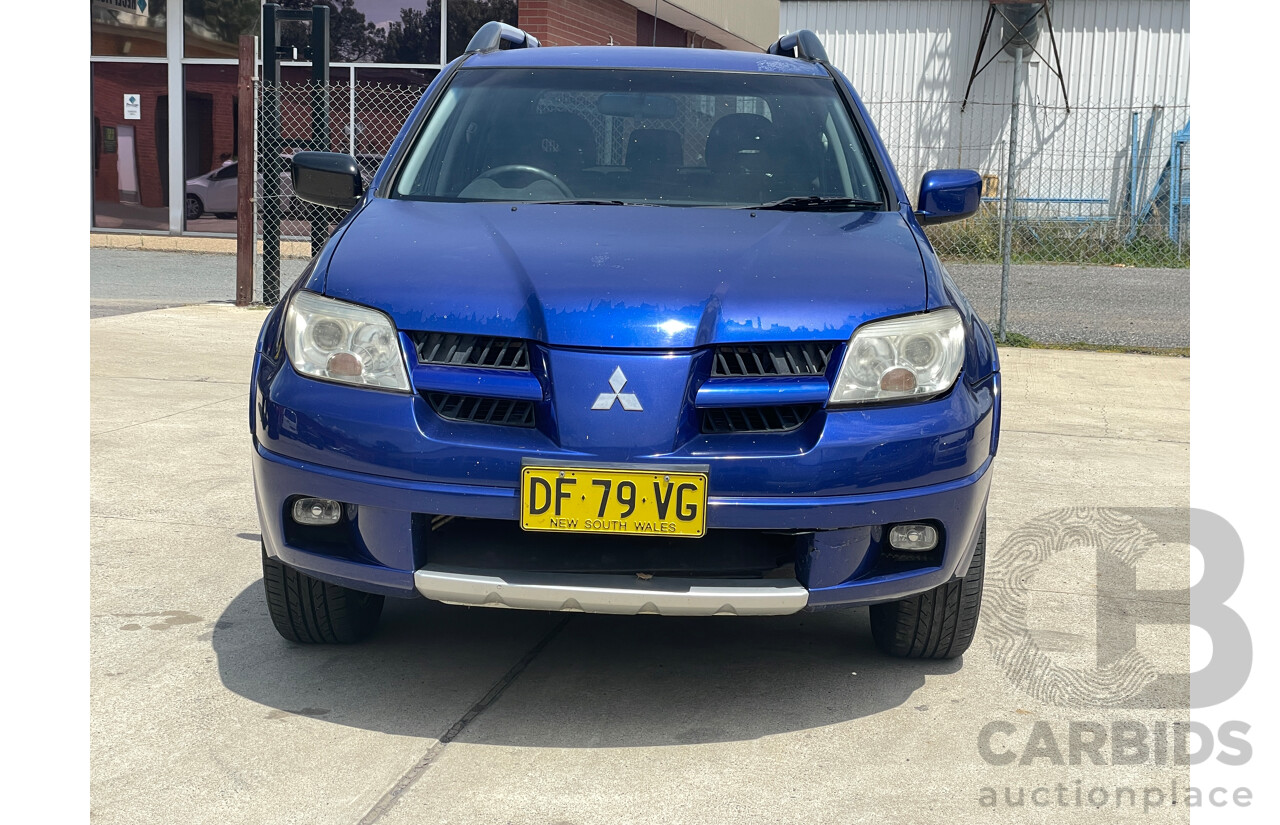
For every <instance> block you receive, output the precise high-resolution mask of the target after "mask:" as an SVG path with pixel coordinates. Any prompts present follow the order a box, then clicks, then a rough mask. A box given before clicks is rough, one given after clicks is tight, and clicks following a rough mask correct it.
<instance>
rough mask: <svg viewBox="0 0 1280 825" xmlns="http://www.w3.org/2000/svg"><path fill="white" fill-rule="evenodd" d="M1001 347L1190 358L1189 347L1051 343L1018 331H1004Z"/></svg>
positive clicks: (1000, 342)
mask: <svg viewBox="0 0 1280 825" xmlns="http://www.w3.org/2000/svg"><path fill="white" fill-rule="evenodd" d="M998 343H999V344H1000V346H1002V347H1017V348H1019V349H1060V350H1073V351H1076V352H1119V353H1127V354H1130V355H1166V356H1171V357H1174V358H1190V357H1191V348H1190V347H1139V346H1127V345H1123V344H1086V343H1085V342H1084V341H1076V342H1075V343H1073V344H1051V343H1046V342H1044V341H1037V340H1036V339H1034V338H1032V337H1030V336H1027V335H1023V334H1022V333H1020V332H1012V331H1006V332H1005V336H1004V340H1003V341H999V342H998Z"/></svg>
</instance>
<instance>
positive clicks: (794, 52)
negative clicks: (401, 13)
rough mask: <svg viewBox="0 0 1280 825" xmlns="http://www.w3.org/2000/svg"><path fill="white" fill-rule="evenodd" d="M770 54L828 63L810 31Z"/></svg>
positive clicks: (792, 37) (794, 34)
mask: <svg viewBox="0 0 1280 825" xmlns="http://www.w3.org/2000/svg"><path fill="white" fill-rule="evenodd" d="M477 36H479V35H477ZM769 54H778V55H782V56H783V57H798V58H800V59H801V60H812V61H815V62H822V63H826V62H827V50H826V49H824V48H823V47H822V41H821V40H819V39H818V35H816V34H814V33H813V32H811V31H809V30H808V29H801V30H800V31H798V32H792V33H791V34H784V35H782V37H780V38H778V42H777V43H774V44H773V45H772V46H770V47H769Z"/></svg>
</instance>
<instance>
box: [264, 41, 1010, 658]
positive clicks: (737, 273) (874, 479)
mask: <svg viewBox="0 0 1280 825" xmlns="http://www.w3.org/2000/svg"><path fill="white" fill-rule="evenodd" d="M537 46H538V43H537V41H536V40H535V39H534V38H532V37H530V36H528V35H527V34H526V33H525V32H523V31H520V30H519V29H515V28H512V27H510V26H506V25H504V24H499V23H490V24H487V25H486V26H485V27H484V28H483V29H481V31H480V32H479V33H478V34H477V35H476V38H475V39H474V40H473V41H472V43H471V46H470V48H469V49H468V51H467V53H466V54H465V55H464V56H462V57H461V58H459V59H458V60H455V61H454V62H453V63H451V64H450V65H448V66H447V67H446V68H445V69H444V71H442V72H441V74H440V76H439V77H438V78H437V79H436V80H435V82H434V83H432V85H431V86H430V88H429V89H428V90H427V91H426V93H425V94H424V96H423V98H422V100H421V101H420V102H419V104H418V106H417V108H416V109H415V110H414V111H413V113H412V115H411V116H410V117H409V119H408V122H407V123H405V125H404V127H403V128H402V129H401V131H400V133H399V135H398V137H397V138H396V139H395V142H394V143H393V145H392V147H391V149H390V151H389V152H388V154H387V156H386V158H385V159H384V160H383V161H382V163H381V165H380V167H379V169H378V171H377V173H376V174H375V175H374V176H373V179H372V180H371V181H370V183H369V186H368V189H367V191H366V190H365V187H364V185H363V183H362V180H361V174H360V166H359V163H358V162H357V161H356V160H355V159H354V158H352V157H350V156H346V155H341V154H333V153H317V152H304V153H298V154H297V155H295V156H294V158H293V160H292V167H291V173H292V178H293V190H294V192H295V194H296V196H297V197H300V198H303V199H305V200H308V201H311V202H314V203H318V204H322V205H325V206H330V207H338V208H344V209H348V210H349V213H348V214H347V215H346V217H345V219H344V220H342V222H341V223H340V224H339V225H338V227H337V229H336V230H335V231H334V233H333V235H332V237H331V238H330V239H329V240H328V242H327V243H326V244H325V246H324V248H323V250H322V251H321V252H320V254H319V255H317V256H316V257H315V259H314V260H313V261H312V262H311V263H310V265H309V266H308V268H307V269H306V271H305V272H304V273H303V275H302V276H301V277H300V278H299V279H298V280H297V282H296V283H294V284H293V286H292V287H291V288H290V289H289V290H288V291H287V292H286V293H285V294H284V295H283V296H282V299H281V301H280V303H279V305H277V306H276V307H275V308H274V309H273V311H272V312H271V313H270V314H269V315H268V317H267V319H266V322H265V324H264V325H263V328H262V333H261V336H260V338H259V340H258V344H257V352H256V355H255V357H254V364H253V389H252V402H251V410H250V422H249V423H250V430H251V432H252V434H253V447H254V452H253V473H254V481H255V487H256V495H257V504H258V512H259V516H260V518H261V522H262V563H263V572H264V575H263V583H264V585H265V588H266V598H267V603H268V605H269V608H270V614H271V617H272V619H273V621H274V623H275V626H276V628H277V630H278V631H279V632H280V633H281V635H283V636H284V637H285V638H286V639H289V640H291V641H294V642H302V643H318V642H351V641H356V640H358V639H361V638H363V637H365V636H367V635H368V634H370V633H371V632H373V630H374V629H375V627H376V625H377V622H378V618H379V615H380V612H381V610H382V605H383V599H384V597H387V596H392V597H426V598H428V599H435V600H437V601H441V602H446V603H449V604H458V605H470V606H477V607H507V608H523V609H533V610H554V611H575V612H588V613H616V614H641V613H643V614H661V615H682V616H689V615H700V616H718V615H733V616H747V615H780V614H788V613H794V612H796V611H800V610H823V609H827V608H838V607H850V606H855V605H866V606H869V607H870V613H871V629H872V633H873V635H874V638H875V641H876V643H877V645H878V646H879V647H880V648H881V649H882V650H884V651H885V652H887V653H889V654H892V655H897V656H909V657H926V658H947V657H954V656H958V655H960V654H961V653H963V652H964V651H965V649H966V648H967V647H968V646H969V644H970V642H971V641H972V639H973V635H974V630H975V626H976V624H977V620H978V611H979V606H980V602H981V594H982V576H983V559H984V545H985V523H986V502H987V492H988V488H989V486H990V478H991V474H990V469H991V463H992V459H993V457H994V455H995V453H996V445H997V441H998V435H999V425H1000V376H999V366H998V363H997V358H996V349H995V346H994V343H993V340H992V337H991V333H990V331H989V330H988V329H987V327H986V326H985V325H984V324H983V322H982V321H981V320H980V319H979V318H978V316H977V315H976V314H975V313H974V311H973V309H972V308H971V307H970V306H969V304H968V303H967V302H966V300H965V298H964V296H963V295H961V293H960V291H959V289H957V288H956V285H955V283H954V282H953V281H952V280H951V278H950V276H949V275H948V274H947V271H946V270H945V269H944V268H943V266H942V264H941V263H939V261H938V259H937V257H936V256H935V254H934V252H933V249H932V248H931V247H930V245H929V241H928V239H927V238H926V237H925V235H924V233H923V232H922V231H921V226H922V225H927V224H931V223H938V222H942V221H947V220H955V219H959V218H963V217H966V216H968V215H970V214H972V213H973V212H974V211H976V209H977V208H978V203H979V196H980V190H981V181H980V179H979V177H978V175H977V174H976V173H975V172H972V171H968V170H940V171H935V172H930V173H929V174H927V175H925V176H924V179H923V181H922V182H921V185H920V191H919V197H918V199H917V202H916V206H915V209H914V210H913V208H912V206H911V204H910V202H909V201H908V198H907V195H906V193H905V191H904V189H903V186H902V183H901V182H900V181H899V179H898V177H897V175H896V174H895V172H894V169H893V166H892V164H891V163H890V161H889V158H888V156H887V154H886V152H885V148H884V145H883V144H882V143H881V141H880V138H879V137H878V135H877V134H876V131H875V128H874V127H873V126H872V124H871V121H870V118H869V117H868V115H867V111H866V109H865V107H864V106H863V104H862V102H861V101H860V100H859V98H858V96H857V94H856V92H855V91H854V89H853V88H852V86H851V85H850V83H849V82H848V80H846V79H845V78H844V77H843V76H842V75H841V74H840V73H839V72H838V71H836V70H835V69H834V68H832V67H831V65H830V64H829V63H828V62H827V59H826V55H825V53H824V52H823V50H822V46H821V44H820V43H819V42H818V40H817V38H816V37H815V36H814V35H813V34H812V33H811V32H807V31H805V32H798V33H795V34H792V35H788V36H786V37H784V38H782V39H781V40H779V41H778V42H777V43H775V44H774V45H773V46H772V47H771V48H770V49H769V53H767V54H748V53H743V52H731V51H718V50H696V49H662V48H621V47H592V48H576V47H560V48H537Z"/></svg>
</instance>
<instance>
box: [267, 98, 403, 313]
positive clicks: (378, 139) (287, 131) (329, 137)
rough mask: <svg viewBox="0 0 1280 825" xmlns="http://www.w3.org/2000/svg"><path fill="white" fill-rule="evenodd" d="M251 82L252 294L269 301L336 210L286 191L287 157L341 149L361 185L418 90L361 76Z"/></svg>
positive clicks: (379, 159)
mask: <svg viewBox="0 0 1280 825" xmlns="http://www.w3.org/2000/svg"><path fill="white" fill-rule="evenodd" d="M256 88H257V95H256V103H257V112H256V118H257V120H256V122H257V123H258V125H259V128H258V135H257V147H256V152H255V154H256V157H257V178H256V181H255V185H254V204H255V212H256V213H257V215H256V217H257V220H256V226H257V232H258V235H257V240H258V241H259V243H258V244H256V254H255V260H254V264H255V265H254V278H255V284H254V296H255V299H256V300H262V301H265V302H266V303H274V302H275V298H276V297H278V295H279V291H278V290H275V289H273V288H274V287H276V286H277V285H279V284H281V283H283V284H285V285H287V284H289V283H290V282H292V280H293V279H294V278H295V277H296V276H297V275H298V273H299V272H301V271H302V269H303V268H304V267H305V265H306V261H307V259H309V258H310V257H311V253H312V247H313V240H314V241H318V242H321V243H322V242H323V240H324V239H325V238H327V237H328V236H329V233H330V232H332V231H333V227H334V225H335V224H336V223H337V222H338V221H340V220H341V219H342V213H341V212H339V211H338V210H334V209H329V208H326V207H322V206H317V205H315V204H313V203H308V202H306V201H304V200H302V199H301V198H295V197H294V196H293V186H292V183H291V181H290V176H289V158H290V157H291V156H292V155H293V153H294V152H298V151H303V150H320V151H334V152H346V153H348V154H351V155H353V156H354V157H355V158H356V160H357V161H358V162H359V165H360V169H361V171H362V172H363V174H364V181H365V185H366V186H367V185H368V183H369V181H370V180H371V179H372V177H373V173H374V172H375V171H377V169H378V164H380V163H382V158H383V157H384V156H385V155H386V153H387V150H388V149H390V148H391V142H392V141H393V140H394V139H395V136H396V134H397V133H398V132H399V131H400V127H401V126H402V125H404V122H405V121H406V120H407V119H408V118H409V113H410V112H411V111H412V110H413V107H414V106H415V105H417V103H418V100H419V99H420V98H421V97H422V91H423V89H422V87H421V86H416V85H403V86H402V85H392V84H384V83H361V82H356V83H328V84H317V83H279V84H274V85H273V84H268V83H262V82H259V83H258V84H257V86H256ZM276 112H278V116H277V115H276V114H275V113H276ZM326 112H327V117H326V116H325V113H326ZM314 245H315V246H316V247H318V243H316V244H314Z"/></svg>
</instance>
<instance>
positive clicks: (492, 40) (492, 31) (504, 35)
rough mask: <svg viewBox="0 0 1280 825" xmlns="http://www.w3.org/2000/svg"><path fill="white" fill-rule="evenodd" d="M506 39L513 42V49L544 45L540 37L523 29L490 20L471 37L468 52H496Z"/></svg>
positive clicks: (511, 46) (533, 47)
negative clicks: (539, 39) (539, 40)
mask: <svg viewBox="0 0 1280 825" xmlns="http://www.w3.org/2000/svg"><path fill="white" fill-rule="evenodd" d="M504 40H505V41H506V42H508V43H510V44H511V45H510V47H509V48H512V49H535V48H537V47H538V46H541V45H542V44H541V43H539V42H538V38H536V37H534V36H533V35H531V34H529V33H528V32H526V31H524V30H523V29H517V28H516V27H515V26H509V25H507V24H506V23H499V22H498V21H497V20H490V21H489V22H488V23H485V24H484V25H483V26H481V27H480V30H479V31H477V32H476V34H475V37H472V38H471V42H470V43H468V44H467V54H475V53H476V52H496V51H497V50H498V49H500V48H502V42H503V41H504Z"/></svg>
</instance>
